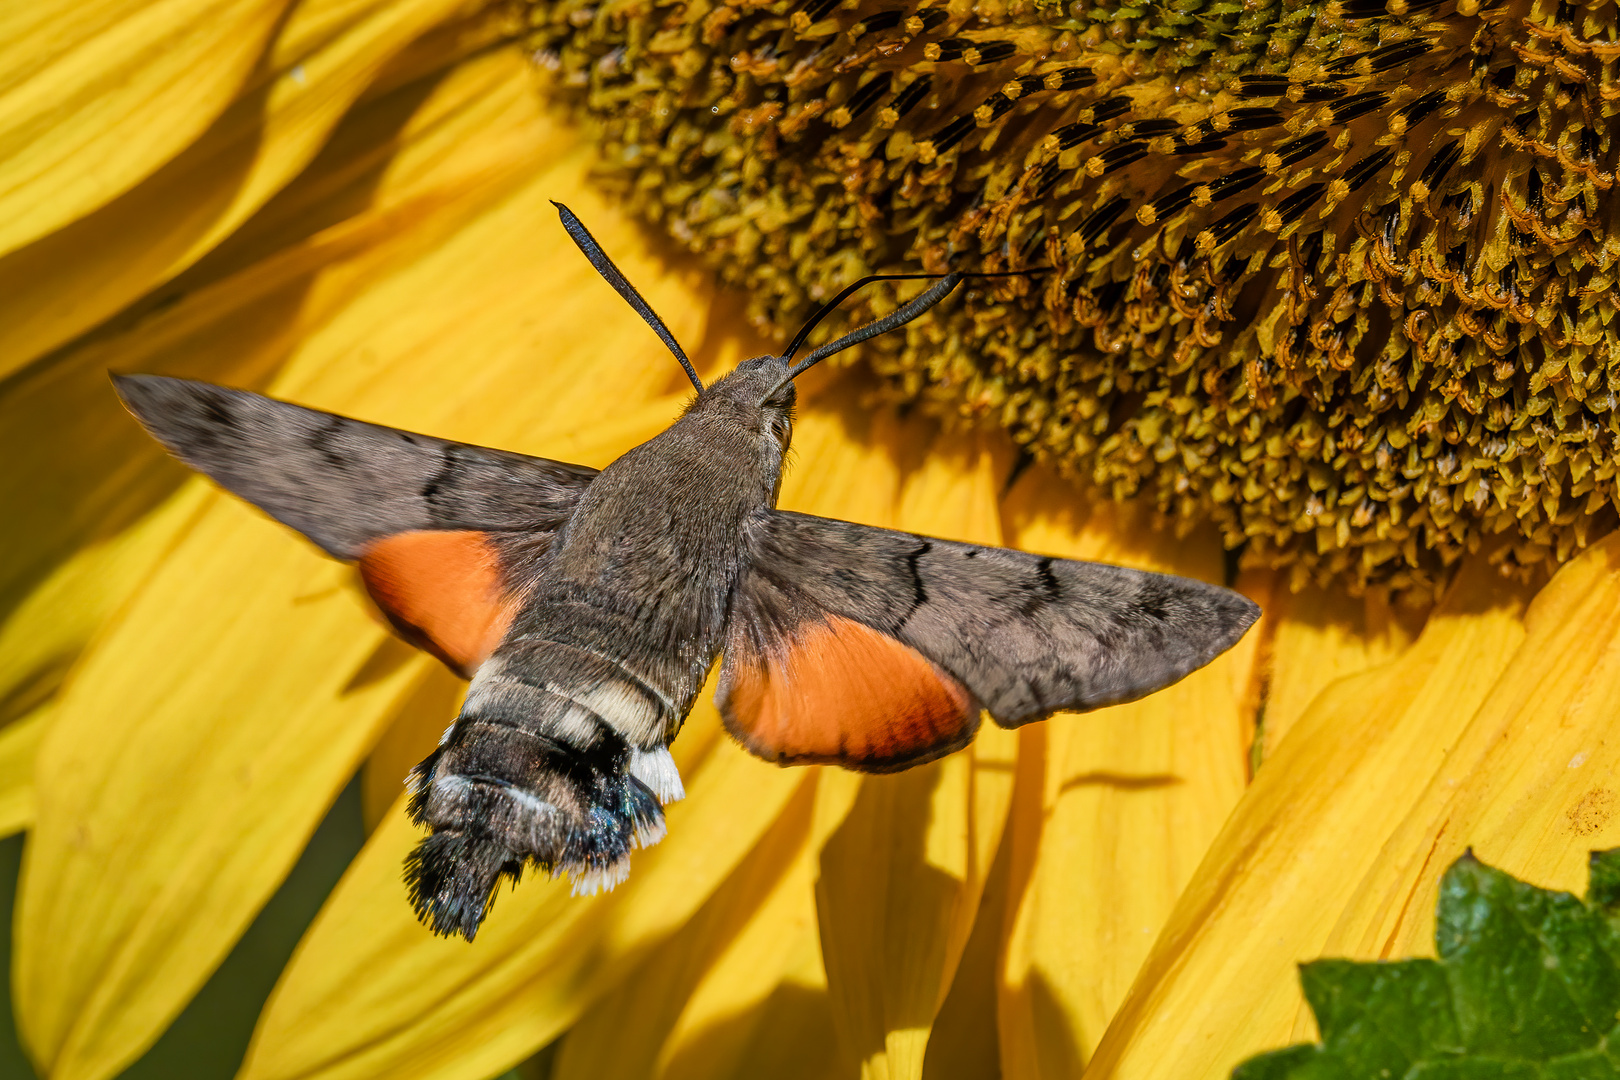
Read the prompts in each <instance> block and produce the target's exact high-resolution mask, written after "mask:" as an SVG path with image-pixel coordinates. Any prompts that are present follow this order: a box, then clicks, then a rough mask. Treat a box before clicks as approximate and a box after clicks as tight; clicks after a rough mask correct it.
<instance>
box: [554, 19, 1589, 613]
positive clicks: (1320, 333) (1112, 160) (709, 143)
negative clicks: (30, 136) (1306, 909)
mask: <svg viewBox="0 0 1620 1080" xmlns="http://www.w3.org/2000/svg"><path fill="white" fill-rule="evenodd" d="M1616 10H1617V9H1616V7H1615V6H1614V5H1613V4H1597V3H1593V4H1591V5H1590V6H1571V5H1569V4H1564V3H1560V2H1556V0H1554V2H1547V0H1508V2H1505V3H1497V4H1495V5H1494V6H1487V5H1486V4H1484V3H1481V2H1480V0H1330V2H1326V3H1323V2H1317V0H1171V2H1169V3H1164V4H1156V5H1141V6H1133V5H1129V4H1127V3H1119V2H1114V0H1103V2H1094V0H1074V2H1072V3H1069V4H1067V5H1060V4H1056V3H1043V2H1040V0H1035V2H1030V0H983V2H980V3H977V4H972V5H969V4H966V3H961V2H956V3H949V4H943V5H939V6H923V7H912V6H898V5H896V6H884V5H883V4H881V3H878V2H875V0H842V2H840V0H786V2H781V3H775V4H763V3H759V2H757V0H732V2H702V0H693V2H690V3H686V4H682V5H670V6H653V5H640V6H623V5H601V6H596V5H595V4H592V3H587V2H585V0H534V2H532V3H531V4H530V5H529V8H528V18H529V25H530V28H531V29H530V34H531V43H532V45H533V47H534V49H535V50H536V54H537V55H544V56H546V57H547V58H548V59H550V60H551V61H552V62H553V63H552V65H551V66H552V67H553V68H554V70H555V75H554V78H555V79H556V80H557V81H558V84H559V85H560V86H561V87H562V88H563V90H564V92H565V93H567V94H569V95H571V97H572V100H573V101H574V102H575V104H576V105H577V107H578V109H579V110H580V111H581V113H582V114H583V115H585V116H586V117H588V118H590V120H591V121H592V122H593V123H594V125H595V128H596V130H597V131H598V132H599V133H600V141H601V142H602V144H603V147H604V162H605V164H604V166H603V176H604V181H605V182H606V183H608V184H609V185H610V186H612V187H614V188H615V189H617V190H619V191H621V192H622V193H623V194H624V195H625V196H626V197H627V198H628V200H629V201H630V203H631V204H632V205H633V206H634V207H635V208H636V209H638V210H639V211H640V212H641V213H643V214H644V215H646V216H647V217H649V218H651V219H653V220H656V221H658V222H661V223H662V224H663V225H664V226H665V227H666V228H667V229H668V230H669V231H670V232H671V233H672V234H673V235H674V236H675V237H677V238H679V239H680V240H682V241H684V242H685V243H687V244H688V245H690V246H691V247H692V248H694V249H696V250H699V251H702V252H704V253H706V254H708V255H710V256H712V257H713V258H714V259H715V261H716V262H717V264H718V265H719V266H720V268H721V269H722V271H723V273H724V274H725V275H726V276H727V277H728V278H730V279H731V280H733V281H734V282H735V283H738V284H741V285H743V286H745V287H746V288H747V289H748V290H749V293H750V295H751V296H752V297H753V303H754V306H755V307H754V314H755V315H756V316H757V317H758V318H759V319H760V320H761V321H763V322H765V323H767V324H770V325H774V326H775V327H777V328H778V329H784V330H785V329H787V328H790V327H791V326H792V325H793V324H794V323H795V321H796V320H797V319H799V318H800V317H801V316H802V315H803V313H804V312H805V311H806V310H807V309H809V308H810V307H811V306H812V305H814V304H815V303H816V302H818V301H819V300H820V299H823V298H825V297H826V296H828V295H830V294H831V293H833V292H834V291H835V290H836V289H837V288H838V287H840V286H841V285H843V284H845V283H847V282H849V281H851V280H853V279H855V278H856V277H859V276H861V275H863V274H866V273H870V272H873V271H876V270H885V269H894V268H900V267H910V268H916V267H919V266H920V267H921V268H923V269H925V270H929V271H935V272H938V271H943V270H945V269H947V268H968V267H971V268H975V269H985V270H1002V269H1009V268H1013V269H1016V268H1020V267H1025V266H1037V265H1051V266H1053V267H1056V268H1057V272H1055V273H1051V274H1048V275H1046V276H1044V277H1043V278H1041V279H1040V280H1039V281H1038V282H1037V283H1035V284H1033V285H1032V284H1031V283H1030V282H1029V281H1027V280H1018V279H1013V280H1008V281H1003V282H1000V283H997V284H996V285H994V286H981V287H980V288H979V289H978V290H977V291H976V292H969V293H968V294H967V295H966V297H965V299H964V300H963V301H962V302H961V303H959V304H957V305H956V306H955V307H954V308H952V309H951V310H950V311H949V312H942V313H941V315H940V316H939V317H938V318H937V319H935V320H932V321H930V322H926V323H918V324H914V325H913V326H912V327H910V328H908V331H907V332H906V333H905V334H903V335H902V334H894V335H890V336H889V337H887V338H880V339H877V340H875V341H874V342H872V343H871V344H869V345H867V346H866V347H865V349H866V352H865V357H866V359H867V361H868V362H869V363H870V364H871V366H872V367H873V368H875V369H876V370H877V371H878V372H880V373H881V374H883V375H885V376H886V377H887V378H888V385H889V386H890V387H891V389H892V392H893V394H894V396H896V397H898V398H904V399H920V400H922V401H924V402H927V403H929V404H931V405H932V406H933V407H935V408H936V409H937V410H938V411H940V412H943V413H948V414H952V415H957V416H963V415H966V416H970V417H981V418H984V419H988V420H993V421H997V422H999V423H1001V424H1003V425H1004V426H1005V427H1006V428H1007V429H1009V430H1010V431H1011V432H1012V433H1013V435H1014V437H1015V438H1016V439H1017V440H1018V441H1019V442H1020V443H1021V444H1022V445H1024V446H1025V447H1026V448H1027V449H1028V450H1029V451H1030V452H1031V453H1033V454H1035V455H1036V456H1038V457H1040V458H1043V459H1047V460H1050V461H1053V462H1056V463H1057V464H1059V465H1060V466H1062V467H1064V468H1067V469H1068V470H1071V471H1072V472H1074V473H1077V474H1080V475H1084V476H1087V477H1089V478H1092V479H1094V480H1096V481H1098V482H1100V483H1102V484H1104V485H1105V486H1107V487H1109V488H1111V489H1112V490H1113V491H1114V493H1116V494H1119V495H1126V494H1132V493H1136V492H1138V491H1140V492H1144V493H1147V494H1150V495H1152V496H1154V497H1156V499H1157V500H1158V503H1159V505H1160V507H1161V508H1162V509H1163V510H1164V511H1165V512H1166V513H1167V514H1169V515H1171V516H1172V517H1174V518H1177V519H1180V520H1184V521H1189V522H1190V521H1194V520H1201V519H1205V518H1213V519H1214V520H1215V521H1216V522H1218V523H1219V525H1220V526H1221V528H1222V529H1223V530H1224V534H1225V537H1226V540H1227V542H1228V544H1229V545H1232V546H1234V547H1235V546H1238V545H1242V546H1243V559H1244V562H1245V564H1246V565H1250V566H1266V567H1285V568H1288V569H1289V570H1290V571H1291V573H1292V575H1293V578H1294V581H1295V583H1296V584H1298V583H1303V582H1304V581H1307V580H1313V579H1314V580H1316V581H1318V582H1322V583H1329V582H1337V583H1340V584H1347V585H1349V586H1351V587H1352V589H1359V588H1360V587H1363V586H1365V585H1367V584H1370V583H1380V584H1386V585H1390V586H1392V587H1394V588H1395V589H1397V590H1405V591H1409V592H1414V593H1419V594H1421V593H1423V592H1428V591H1432V590H1433V589H1435V588H1437V587H1438V585H1439V583H1440V582H1441V580H1442V579H1443V578H1444V576H1445V573H1444V571H1445V568H1446V567H1447V566H1448V565H1450V564H1451V563H1453V562H1455V560H1456V559H1457V558H1458V557H1459V556H1460V555H1461V554H1462V553H1464V552H1465V551H1469V550H1473V549H1474V548H1476V547H1477V546H1478V545H1479V544H1480V542H1481V540H1482V539H1483V538H1484V537H1485V536H1487V535H1489V534H1493V533H1506V534H1507V536H1508V537H1509V538H1510V539H1509V541H1508V542H1507V543H1504V544H1503V545H1502V546H1501V547H1499V548H1498V549H1497V552H1498V555H1499V556H1500V557H1501V559H1502V562H1503V568H1504V570H1506V571H1516V572H1519V573H1521V574H1530V573H1532V572H1534V571H1536V570H1538V569H1540V568H1543V567H1545V566H1549V565H1554V564H1556V563H1557V562H1559V561H1562V560H1563V559H1566V558H1568V557H1569V556H1570V555H1571V554H1572V553H1573V552H1574V551H1575V550H1577V549H1578V548H1580V547H1582V546H1584V545H1585V544H1586V543H1587V542H1588V541H1589V540H1591V539H1593V538H1594V537H1595V536H1596V535H1599V534H1601V533H1602V532H1603V531H1606V530H1607V529H1608V528H1609V527H1611V525H1612V523H1613V520H1614V515H1613V510H1612V506H1613V501H1614V496H1615V482H1616V481H1615V464H1616V430H1617V423H1616V417H1617V402H1616V393H1617V391H1620V344H1617V331H1616V327H1615V325H1614V322H1613V315H1614V311H1615V304H1614V299H1613V296H1614V294H1613V290H1612V287H1611V286H1612V283H1613V281H1614V279H1615V276H1616V273H1617V270H1616V265H1617V260H1620V228H1617V231H1616V232H1615V233H1610V232H1609V225H1610V224H1611V222H1614V221H1616V220H1617V218H1616V212H1617V210H1620V201H1617V199H1616V197H1615V195H1614V185H1615V159H1616V148H1615V146H1614V145H1613V142H1614V139H1613V133H1612V131H1611V125H1610V123H1609V120H1608V116H1609V115H1610V114H1611V113H1613V112H1614V110H1615V109H1616V108H1617V106H1616V104H1615V103H1616V101H1620V75H1617V72H1616V63H1617V61H1620V40H1617V38H1620V33H1617V27H1616V21H1617V18H1616ZM896 302H897V301H896V299H895V298H894V297H893V296H892V295H884V294H882V293H881V291H879V292H878V293H877V295H876V296H875V298H874V299H872V300H870V301H869V302H868V307H867V308H866V309H865V310H863V309H862V308H861V307H860V306H855V305H852V309H851V311H850V312H849V316H848V317H849V318H851V319H862V318H869V317H870V316H871V315H872V314H874V313H882V312H883V311H885V310H887V309H888V308H890V307H892V306H893V305H894V304H895V303H896Z"/></svg>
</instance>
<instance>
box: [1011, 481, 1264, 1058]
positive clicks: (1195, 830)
mask: <svg viewBox="0 0 1620 1080" xmlns="http://www.w3.org/2000/svg"><path fill="white" fill-rule="evenodd" d="M1088 502H1089V504H1090V505H1089V508H1087V505H1086V504H1087V503H1088ZM1149 512H1150V508H1149V507H1147V506H1146V505H1143V504H1141V503H1133V504H1125V505H1119V504H1115V503H1112V502H1109V501H1105V500H1103V499H1101V498H1097V497H1094V498H1092V499H1090V500H1086V499H1085V498H1084V497H1083V496H1077V495H1076V493H1075V491H1074V489H1073V488H1072V487H1071V486H1069V485H1067V484H1063V483H1060V482H1058V481H1057V480H1056V479H1055V478H1054V477H1053V476H1051V475H1050V474H1049V473H1047V472H1046V471H1045V470H1040V469H1032V470H1030V472H1029V473H1028V474H1026V476H1025V477H1023V478H1022V480H1021V482H1020V483H1019V485H1018V486H1017V487H1016V488H1015V490H1014V491H1013V492H1012V493H1011V494H1010V495H1009V498H1008V503H1007V513H1008V517H1009V520H1010V522H1011V523H1012V525H1011V531H1012V532H1013V535H1014V537H1015V538H1016V540H1017V543H1018V545H1019V546H1020V547H1024V548H1028V549H1030V550H1034V551H1047V552H1051V553H1052V554H1055V555H1062V556H1066V557H1070V558H1083V559H1094V560H1098V561H1103V562H1113V563H1121V564H1125V565H1132V566H1137V567H1140V568H1143V569H1149V570H1158V571H1167V572H1172V573H1179V574H1183V575H1186V576H1188V577H1195V578H1202V579H1203V580H1206V581H1220V580H1221V576H1222V572H1223V566H1224V562H1223V557H1222V550H1221V545H1220V541H1219V539H1218V538H1217V537H1215V536H1214V535H1213V533H1212V532H1198V533H1194V534H1193V535H1192V536H1189V537H1186V538H1182V539H1178V538H1176V537H1175V536H1174V535H1172V534H1170V533H1168V532H1156V531H1154V530H1153V529H1152V527H1151V522H1150V520H1149ZM1252 633H1253V631H1251V634H1252ZM1244 662H1245V657H1244V656H1243V655H1242V654H1238V655H1233V654H1227V655H1225V656H1222V657H1220V658H1218V659H1217V660H1216V661H1215V662H1214V663H1212V664H1210V665H1209V666H1208V667H1206V668H1204V669H1203V670H1201V671H1197V672H1195V673H1193V674H1192V675H1190V676H1189V677H1187V678H1186V679H1184V680H1183V681H1181V682H1179V683H1177V684H1176V685H1174V686H1172V687H1170V688H1169V689H1167V690H1162V691H1160V692H1159V693H1157V694H1153V695H1151V696H1150V697H1147V698H1144V699H1143V700H1141V701H1137V702H1133V703H1131V704H1129V705H1121V706H1117V707H1115V708H1111V709H1102V710H1099V711H1097V712H1093V713H1088V714H1085V715H1072V714H1060V715H1058V716H1054V717H1053V718H1052V719H1050V720H1048V721H1046V722H1045V723H1044V724H1042V725H1040V727H1039V728H1038V729H1034V730H1031V731H1030V733H1029V734H1028V735H1027V736H1026V738H1027V739H1029V740H1031V742H1033V743H1034V744H1035V746H1036V747H1037V748H1038V747H1039V746H1040V745H1042V744H1044V747H1045V760H1046V769H1045V780H1044V784H1043V788H1044V790H1043V791H1038V792H1031V791H1028V790H1027V789H1024V790H1022V791H1021V793H1020V798H1021V800H1023V799H1029V800H1030V802H1031V804H1030V805H1024V804H1021V806H1020V808H1019V809H1018V810H1017V811H1015V815H1014V818H1015V822H1016V824H1015V825H1014V833H1013V836H1014V849H1013V869H1012V873H1013V877H1014V880H1025V879H1027V882H1028V883H1027V885H1025V886H1023V890H1022V894H1021V896H1020V897H1019V899H1018V903H1017V906H1016V908H1015V910H1014V913H1013V921H1012V924H1011V926H1010V928H1009V932H1008V939H1007V946H1006V959H1005V975H1004V979H1005V981H1004V984H1003V1000H1002V1004H1001V1010H1000V1012H1001V1019H1002V1030H1001V1048H1002V1063H1003V1071H1004V1074H1005V1075H1006V1076H1008V1077H1034V1076H1063V1075H1072V1074H1076V1073H1078V1072H1079V1070H1080V1068H1081V1067H1082V1066H1083V1065H1084V1064H1085V1062H1086V1060H1087V1059H1088V1058H1089V1057H1090V1055H1091V1053H1092V1051H1093V1050H1094V1048H1095V1047H1096V1045H1097V1042H1098V1040H1099V1039H1100V1038H1101V1037H1102V1034H1103V1031H1104V1029H1105V1028H1106V1027H1107V1025H1108V1023H1109V1021H1110V1020H1111V1018H1112V1017H1113V1015H1114V1013H1115V1011H1116V1010H1117V1009H1118V1008H1119V1006H1120V1002H1121V1001H1122V1000H1124V998H1125V995H1126V992H1127V991H1128V990H1129V988H1130V986H1131V982H1132V980H1133V979H1134V978H1135V976H1136V972H1137V969H1138V968H1140V967H1141V964H1142V961H1143V960H1144V959H1145V958H1146V957H1147V955H1148V951H1149V949H1150V948H1151V947H1152V944H1153V940H1154V937H1155V936H1156V935H1157V934H1158V933H1159V930H1160V928H1161V927H1162V926H1163V925H1164V923H1165V920H1166V919H1167V918H1168V917H1169V915H1170V912H1171V909H1172V908H1173V906H1174V905H1175V902H1176V898H1177V897H1178V896H1179V895H1180V893H1181V891H1182V889H1183V887H1184V886H1185V885H1186V883H1187V881H1188V879H1189V878H1190V877H1191V876H1192V874H1193V871H1194V870H1195V869H1196V868H1197V866H1198V864H1199V862H1200V860H1201V859H1203V857H1204V854H1205V852H1206V851H1207V850H1208V848H1209V844H1210V842H1211V841H1212V840H1213V839H1214V837H1215V835H1216V833H1217V832H1218V831H1219V830H1220V827H1221V824H1222V822H1224V821H1225V820H1226V817H1227V814H1228V813H1229V812H1230V811H1231V808H1232V807H1233V806H1234V805H1235V804H1236V803H1237V801H1238V798H1239V797H1240V796H1241V795H1242V794H1243V790H1244V784H1245V781H1246V779H1247V759H1248V749H1249V748H1248V745H1247V742H1246V740H1247V738H1248V734H1249V730H1250V729H1249V724H1248V718H1247V717H1246V715H1245V714H1244V710H1243V701H1244V697H1245V694H1244V691H1243V685H1242V681H1241V680H1240V679H1237V678H1235V677H1234V669H1236V668H1243V667H1244ZM1026 745H1028V744H1026ZM1033 752H1038V750H1035V751H1033Z"/></svg>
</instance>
